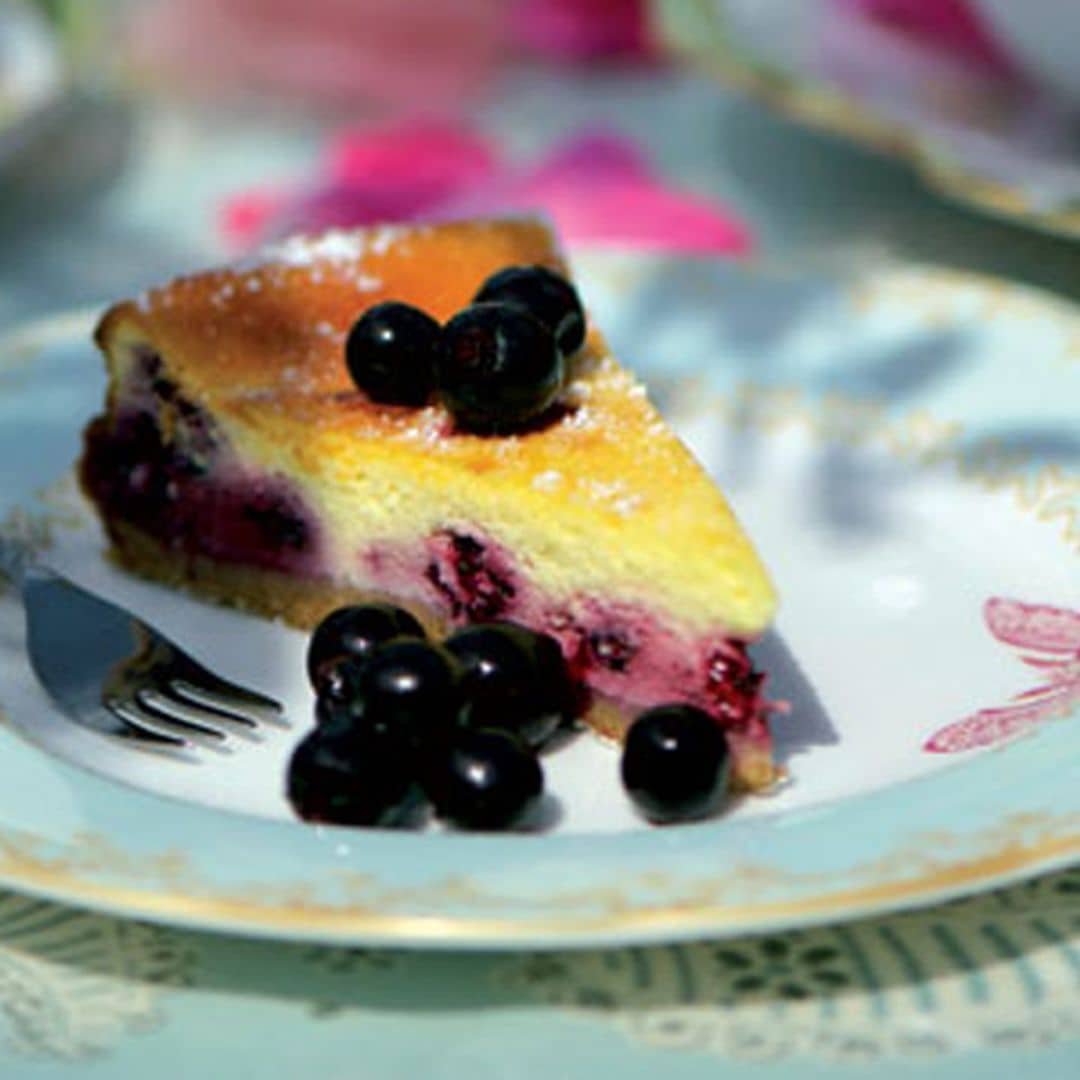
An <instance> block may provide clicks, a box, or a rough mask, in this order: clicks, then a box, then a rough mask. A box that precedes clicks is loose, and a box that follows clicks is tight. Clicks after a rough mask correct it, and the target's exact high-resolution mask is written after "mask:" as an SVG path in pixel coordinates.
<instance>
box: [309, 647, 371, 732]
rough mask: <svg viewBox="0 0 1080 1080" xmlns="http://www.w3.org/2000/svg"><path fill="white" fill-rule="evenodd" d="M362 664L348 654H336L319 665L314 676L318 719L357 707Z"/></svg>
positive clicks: (350, 710) (356, 709)
mask: <svg viewBox="0 0 1080 1080" xmlns="http://www.w3.org/2000/svg"><path fill="white" fill-rule="evenodd" d="M362 667H363V665H362V664H361V663H359V662H357V660H355V659H354V658H353V657H351V656H335V657H333V658H332V659H330V660H327V661H326V663H324V664H322V665H321V666H320V667H319V669H318V671H317V672H316V679H315V701H316V705H315V719H316V722H317V723H320V724H321V723H322V722H323V721H324V720H327V719H329V718H330V717H331V716H332V715H337V714H339V713H345V712H355V711H358V710H359V704H360V671H361V669H362Z"/></svg>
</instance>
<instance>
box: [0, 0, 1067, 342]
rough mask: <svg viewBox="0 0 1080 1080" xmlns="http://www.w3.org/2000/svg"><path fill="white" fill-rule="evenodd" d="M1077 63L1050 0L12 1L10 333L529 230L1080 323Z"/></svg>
mask: <svg viewBox="0 0 1080 1080" xmlns="http://www.w3.org/2000/svg"><path fill="white" fill-rule="evenodd" d="M1020 8H1022V9H1023V18H1018V17H1017V13H1018V11H1019V9H1020ZM1077 40H1080V5H1075V4H1062V3H1057V2H1056V0H1025V3H1024V4H1023V5H1018V4H1015V3H1009V0H439V2H437V3H430V2H429V3H414V2H412V0H95V2H86V0H36V2H35V0H2V2H0V241H2V242H0V329H6V328H8V327H10V326H13V325H15V324H18V323H19V322H22V321H25V320H28V319H32V318H36V317H38V316H42V315H46V314H49V313H53V312H58V311H61V310H65V309H69V308H72V307H78V306H85V305H99V304H102V303H104V302H106V301H109V300H111V299H114V298H117V297H119V296H123V295H127V294H131V293H133V292H136V291H138V290H140V289H141V288H142V287H143V286H144V285H146V284H147V283H150V282H154V281H157V280H159V279H161V278H165V277H169V276H172V275H173V274H175V273H177V272H180V271H183V270H185V269H190V268H194V267H197V266H200V265H203V264H205V263H207V262H211V261H215V260H219V259H223V258H229V257H232V256H234V255H235V254H237V253H239V252H242V251H243V250H245V249H247V248H250V247H252V246H255V245H257V244H259V243H260V242H262V241H264V240H266V239H268V238H270V237H273V236H278V235H281V234H282V233H287V232H290V231H294V230H312V229H318V228H323V227H328V226H333V225H350V224H358V223H363V222H367V221H375V220H402V219H410V218H417V217H432V216H456V215H461V214H466V213H474V212H480V213H485V212H495V211H498V210H502V209H510V210H513V209H522V208H530V209H531V208H540V209H543V210H545V211H546V212H547V213H549V214H550V215H551V216H552V217H553V218H554V219H555V221H556V223H557V224H558V226H559V227H560V229H561V231H562V233H563V235H564V238H565V239H566V241H567V242H568V243H569V245H570V246H571V249H572V250H573V249H574V248H578V247H615V248H619V247H632V248H636V249H644V250H649V251H657V252H661V253H670V254H672V255H676V256H682V255H693V256H699V255H710V256H720V257H725V258H737V259H744V260H754V259H759V260H766V261H782V262H784V263H786V264H792V265H794V264H801V263H805V264H806V265H807V267H808V268H812V267H813V266H814V265H820V264H821V263H836V262H842V263H843V264H844V265H845V266H847V267H849V268H851V272H852V273H853V274H857V272H858V267H859V266H860V265H862V264H864V263H865V262H866V261H874V260H883V259H904V260H909V259H916V260H919V261H924V262H931V263H935V264H944V265H948V266H957V267H963V268H967V269H974V270H978V271H983V272H988V273H993V274H998V275H1002V276H1006V277H1009V278H1012V279H1015V280H1020V281H1024V282H1028V283H1031V284H1034V285H1038V286H1042V287H1045V288H1049V289H1052V290H1055V291H1057V292H1059V293H1064V294H1066V295H1069V296H1074V295H1076V294H1077V293H1078V292H1080V272H1078V267H1080V251H1078V249H1077V237H1080V122H1078V119H1077V117H1078V109H1080V105H1078V103H1080V85H1078V84H1080V77H1078V74H1077V73H1078V71H1080V68H1078V67H1077V66H1076V65H1075V63H1074V62H1073V61H1074V57H1073V55H1072V54H1071V53H1070V52H1069V43H1070V42H1075V41H1077Z"/></svg>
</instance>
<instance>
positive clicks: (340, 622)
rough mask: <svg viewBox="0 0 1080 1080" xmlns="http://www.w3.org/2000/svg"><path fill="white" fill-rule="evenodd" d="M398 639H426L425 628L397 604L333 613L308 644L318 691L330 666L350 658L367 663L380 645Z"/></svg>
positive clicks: (310, 669)
mask: <svg viewBox="0 0 1080 1080" xmlns="http://www.w3.org/2000/svg"><path fill="white" fill-rule="evenodd" d="M397 637H415V638H423V637H424V628H423V627H422V626H421V625H420V623H419V622H417V621H416V619H415V618H413V616H412V615H410V614H409V613H408V612H407V611H404V610H403V609H402V608H399V607H394V606H393V604H353V605H349V606H348V607H340V608H338V609H337V610H336V611H332V612H330V614H329V615H327V616H326V618H324V619H323V620H322V622H320V623H319V625H318V626H317V627H316V628H315V630H314V632H313V633H312V635H311V640H310V642H309V643H308V652H307V670H308V677H309V678H310V679H311V685H312V686H313V687H314V688H315V690H316V691H318V689H319V684H320V682H321V681H322V676H321V675H320V671H321V670H322V668H323V667H325V666H326V665H327V664H329V663H331V662H333V661H336V660H338V659H340V658H341V657H349V658H351V659H353V660H355V661H360V662H362V661H364V660H366V659H367V657H368V656H370V655H371V653H372V651H373V650H374V649H375V647H376V646H377V645H381V644H383V643H384V642H387V641H389V640H390V639H391V638H397Z"/></svg>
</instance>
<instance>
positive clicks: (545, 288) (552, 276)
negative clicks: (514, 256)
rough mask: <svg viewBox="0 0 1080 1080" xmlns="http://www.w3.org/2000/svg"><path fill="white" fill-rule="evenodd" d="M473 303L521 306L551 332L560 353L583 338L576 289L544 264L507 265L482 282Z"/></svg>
mask: <svg viewBox="0 0 1080 1080" xmlns="http://www.w3.org/2000/svg"><path fill="white" fill-rule="evenodd" d="M473 302H474V303H488V302H495V303H502V304H514V305H516V306H518V307H521V308H524V309H525V310H526V311H528V312H529V314H530V315H532V316H533V317H534V318H536V319H539V320H540V322H542V323H543V324H544V325H545V326H546V327H547V328H548V329H549V330H550V331H551V332H552V333H553V334H554V335H555V340H556V342H557V343H558V346H559V348H560V349H561V350H562V353H563V355H564V356H570V355H572V354H573V353H575V352H577V351H578V349H580V348H581V346H582V343H583V342H584V341H585V309H584V308H583V307H582V305H581V299H580V297H579V296H578V294H577V290H576V289H575V288H574V286H573V285H571V284H570V282H568V281H567V280H566V279H565V278H564V277H561V276H560V275H559V274H556V273H555V272H554V271H553V270H549V269H548V268H547V267H546V266H508V267H507V268H506V269H505V270H500V271H499V272H498V273H497V274H492V276H491V277H489V278H488V279H487V281H485V282H484V284H483V285H482V286H481V287H480V291H479V292H478V293H477V294H476V296H475V298H474V300H473Z"/></svg>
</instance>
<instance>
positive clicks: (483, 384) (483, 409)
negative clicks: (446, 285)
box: [435, 304, 564, 433]
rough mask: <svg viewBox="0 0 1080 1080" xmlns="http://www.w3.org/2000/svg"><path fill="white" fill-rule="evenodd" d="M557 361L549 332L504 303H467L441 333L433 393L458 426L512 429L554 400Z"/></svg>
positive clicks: (480, 429)
mask: <svg viewBox="0 0 1080 1080" xmlns="http://www.w3.org/2000/svg"><path fill="white" fill-rule="evenodd" d="M563 372H564V365H563V358H562V354H561V353H560V352H559V349H558V346H557V345H556V344H555V338H554V336H553V335H552V333H551V331H550V330H549V329H548V328H547V327H546V326H544V324H543V323H541V322H539V321H538V320H537V319H535V318H533V316H532V315H530V314H529V313H528V312H527V311H525V310H523V309H522V308H520V307H515V306H512V305H510V304H473V305H472V306H471V307H467V308H465V309H464V311H459V312H458V313H457V314H456V315H455V316H454V317H453V318H452V319H451V320H450V321H449V322H448V323H447V324H446V326H445V328H444V330H443V345H442V349H441V351H440V353H439V359H438V362H437V366H436V376H435V378H436V383H437V387H438V392H439V395H440V396H441V397H442V400H443V402H444V404H445V405H446V407H447V409H449V410H450V413H451V415H452V416H453V417H454V420H455V421H456V423H457V424H458V426H459V427H461V428H463V429H464V430H468V431H475V432H479V433H495V432H500V431H502V432H507V431H512V430H514V429H515V428H518V427H521V426H522V425H523V424H526V423H528V422H529V421H530V420H533V419H535V418H536V417H538V416H539V415H540V414H541V413H543V412H544V411H545V410H546V409H547V408H548V407H549V406H550V405H552V404H553V402H554V401H555V399H556V397H558V394H559V390H560V389H561V388H562V381H563Z"/></svg>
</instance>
